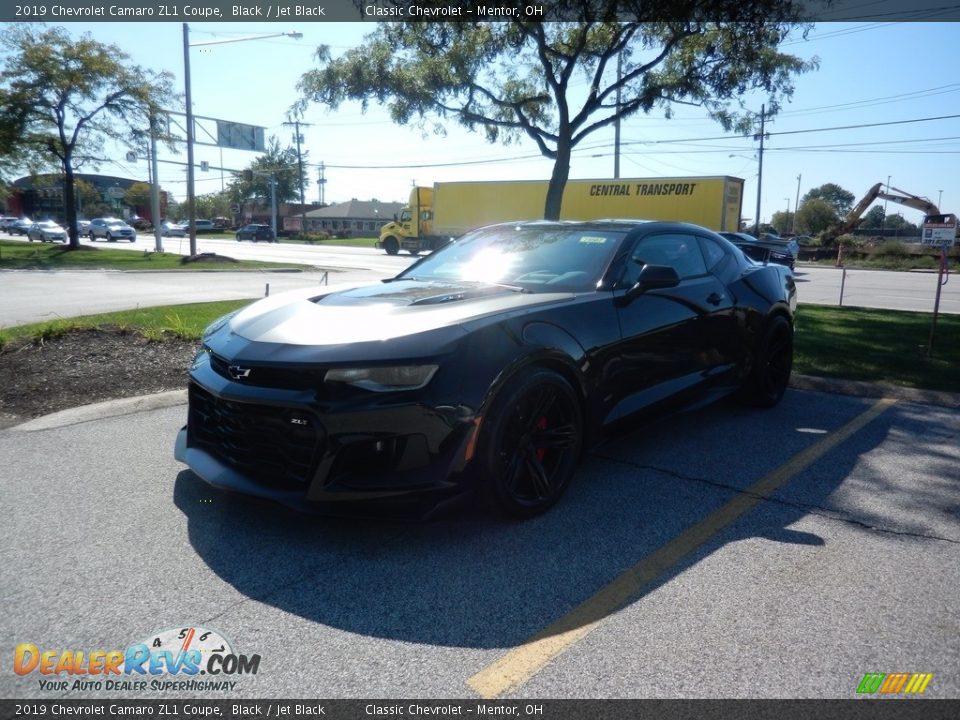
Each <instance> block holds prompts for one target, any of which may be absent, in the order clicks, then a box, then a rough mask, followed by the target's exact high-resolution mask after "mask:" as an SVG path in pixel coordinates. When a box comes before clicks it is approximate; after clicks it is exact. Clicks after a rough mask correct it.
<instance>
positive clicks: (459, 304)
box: [229, 280, 574, 350]
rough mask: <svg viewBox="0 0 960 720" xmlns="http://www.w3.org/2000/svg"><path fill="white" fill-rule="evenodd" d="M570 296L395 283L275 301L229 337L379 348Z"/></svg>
mask: <svg viewBox="0 0 960 720" xmlns="http://www.w3.org/2000/svg"><path fill="white" fill-rule="evenodd" d="M573 297H574V295H573V294H572V293H521V292H518V291H516V290H511V289H509V288H505V287H502V286H498V285H487V284H480V283H458V282H449V283H447V282H421V281H413V280H398V281H394V282H389V283H383V284H380V285H367V286H359V287H346V288H340V289H336V290H331V291H329V292H326V293H323V294H317V292H316V290H298V291H293V292H290V293H283V294H280V295H276V296H274V297H271V298H266V299H264V300H261V301H259V302H256V303H254V304H253V305H250V306H249V307H247V308H245V309H244V310H242V311H241V312H240V313H238V314H237V315H236V316H234V318H233V319H232V320H231V321H230V324H229V330H230V332H231V333H233V334H235V335H239V336H240V337H243V338H245V339H247V340H251V341H255V342H262V343H280V344H286V345H312V346H317V345H343V344H348V343H362V342H382V341H386V340H392V339H395V338H401V337H407V336H411V335H416V334H418V333H424V332H428V331H431V330H436V329H439V328H445V327H453V326H457V325H460V324H461V323H464V322H466V321H470V320H476V319H479V318H483V317H488V316H492V315H499V314H501V313H507V312H510V311H514V310H522V309H524V308H528V307H534V306H538V305H543V304H548V303H556V302H563V301H567V300H570V299H572V298H573ZM425 350H426V348H425Z"/></svg>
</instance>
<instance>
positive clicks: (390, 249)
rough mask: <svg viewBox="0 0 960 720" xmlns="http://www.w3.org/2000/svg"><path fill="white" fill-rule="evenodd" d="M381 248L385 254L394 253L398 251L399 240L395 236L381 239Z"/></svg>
mask: <svg viewBox="0 0 960 720" xmlns="http://www.w3.org/2000/svg"><path fill="white" fill-rule="evenodd" d="M383 249H384V250H386V251H387V255H396V254H397V253H399V252H400V242H399V241H398V240H397V239H396V238H395V237H388V238H387V239H386V240H384V241H383Z"/></svg>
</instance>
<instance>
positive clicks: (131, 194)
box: [123, 182, 150, 208]
mask: <svg viewBox="0 0 960 720" xmlns="http://www.w3.org/2000/svg"><path fill="white" fill-rule="evenodd" d="M123 202H124V204H125V205H127V206H128V207H132V208H136V207H150V183H145V182H135V183H133V185H131V186H130V187H128V188H127V191H126V192H125V193H124V194H123Z"/></svg>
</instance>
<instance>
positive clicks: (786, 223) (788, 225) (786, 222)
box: [770, 210, 793, 235]
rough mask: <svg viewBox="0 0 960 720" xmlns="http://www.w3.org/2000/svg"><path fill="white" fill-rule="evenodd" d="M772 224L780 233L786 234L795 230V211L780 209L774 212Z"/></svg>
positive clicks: (771, 219)
mask: <svg viewBox="0 0 960 720" xmlns="http://www.w3.org/2000/svg"><path fill="white" fill-rule="evenodd" d="M770 224H771V225H773V227H774V228H775V229H776V231H777V232H778V233H779V234H780V235H784V234H785V233H788V232H790V231H791V230H793V213H792V212H784V211H783V210H778V211H777V212H775V213H774V214H773V217H771V218H770Z"/></svg>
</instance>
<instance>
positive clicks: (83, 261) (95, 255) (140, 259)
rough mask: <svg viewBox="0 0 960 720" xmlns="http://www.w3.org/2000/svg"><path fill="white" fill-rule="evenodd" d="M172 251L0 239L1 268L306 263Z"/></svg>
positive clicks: (204, 267) (247, 266)
mask: <svg viewBox="0 0 960 720" xmlns="http://www.w3.org/2000/svg"><path fill="white" fill-rule="evenodd" d="M181 259H182V256H180V255H175V254H173V253H155V252H150V253H146V252H134V251H132V250H115V249H113V248H99V247H92V246H90V245H81V246H80V249H79V250H70V249H69V248H68V246H66V245H60V244H59V243H57V244H53V243H24V242H16V241H12V240H0V270H80V269H85V268H86V269H97V270H98V269H111V270H247V269H258V268H274V269H275V268H284V267H286V268H289V267H296V268H302V267H307V266H305V265H295V264H293V263H271V262H260V261H255V260H237V261H234V262H231V261H227V260H223V259H220V260H217V261H206V260H203V261H197V262H191V263H187V264H181V262H180V261H181Z"/></svg>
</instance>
